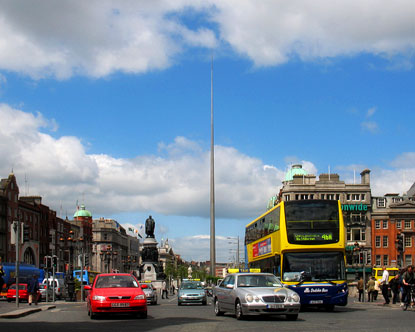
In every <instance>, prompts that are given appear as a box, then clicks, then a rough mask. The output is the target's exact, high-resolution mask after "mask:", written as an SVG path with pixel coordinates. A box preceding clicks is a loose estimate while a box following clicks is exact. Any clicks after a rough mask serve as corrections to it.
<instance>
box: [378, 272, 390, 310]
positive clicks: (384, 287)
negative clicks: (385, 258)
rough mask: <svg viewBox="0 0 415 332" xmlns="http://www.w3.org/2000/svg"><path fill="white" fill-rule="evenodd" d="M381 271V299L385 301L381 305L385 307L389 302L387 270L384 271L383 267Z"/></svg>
mask: <svg viewBox="0 0 415 332" xmlns="http://www.w3.org/2000/svg"><path fill="white" fill-rule="evenodd" d="M382 270H383V274H382V279H380V285H381V287H382V295H383V298H384V299H385V302H384V303H383V305H387V304H389V302H390V301H389V272H388V270H386V266H383V268H382Z"/></svg>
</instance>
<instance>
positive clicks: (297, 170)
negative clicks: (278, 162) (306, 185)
mask: <svg viewBox="0 0 415 332" xmlns="http://www.w3.org/2000/svg"><path fill="white" fill-rule="evenodd" d="M294 175H307V171H306V170H304V169H303V166H302V165H300V164H297V165H292V166H291V169H290V170H289V171H288V172H287V174H285V181H292V179H293V178H294Z"/></svg>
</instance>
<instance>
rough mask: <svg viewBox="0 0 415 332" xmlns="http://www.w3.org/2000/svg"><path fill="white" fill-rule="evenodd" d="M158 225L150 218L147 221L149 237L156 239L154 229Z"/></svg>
mask: <svg viewBox="0 0 415 332" xmlns="http://www.w3.org/2000/svg"><path fill="white" fill-rule="evenodd" d="M155 225H156V222H155V221H154V219H153V218H152V217H151V216H149V217H148V218H147V220H146V235H147V237H151V238H154V227H155Z"/></svg>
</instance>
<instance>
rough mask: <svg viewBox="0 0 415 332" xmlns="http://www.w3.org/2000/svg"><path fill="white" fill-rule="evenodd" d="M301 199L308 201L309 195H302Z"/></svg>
mask: <svg viewBox="0 0 415 332" xmlns="http://www.w3.org/2000/svg"><path fill="white" fill-rule="evenodd" d="M300 199H308V194H301V195H300Z"/></svg>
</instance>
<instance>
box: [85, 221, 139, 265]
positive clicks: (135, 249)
mask: <svg viewBox="0 0 415 332" xmlns="http://www.w3.org/2000/svg"><path fill="white" fill-rule="evenodd" d="M92 225H93V227H92V234H93V246H92V256H91V262H90V264H91V265H92V266H91V269H92V270H94V271H97V272H111V271H119V272H130V271H137V270H138V267H139V265H140V253H139V240H138V238H134V237H132V236H129V235H127V233H126V231H125V229H124V227H122V226H121V225H120V224H119V223H118V222H117V221H116V220H113V219H105V218H100V219H95V220H94V221H93V223H92Z"/></svg>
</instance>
